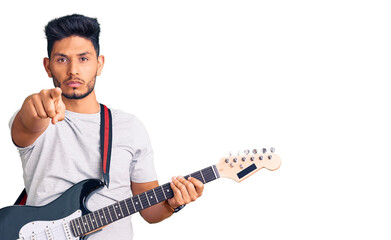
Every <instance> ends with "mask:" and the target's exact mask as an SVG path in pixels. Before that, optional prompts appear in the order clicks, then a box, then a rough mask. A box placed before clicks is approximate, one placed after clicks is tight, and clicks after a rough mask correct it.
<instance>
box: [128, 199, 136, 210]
mask: <svg viewBox="0 0 391 240" xmlns="http://www.w3.org/2000/svg"><path fill="white" fill-rule="evenodd" d="M126 201H130V202H132V205H130V204H126V205H129V206H133V210H134V211H133V212H132V213H135V212H137V210H136V207H135V206H134V203H133V200H132V198H128V199H126Z"/></svg>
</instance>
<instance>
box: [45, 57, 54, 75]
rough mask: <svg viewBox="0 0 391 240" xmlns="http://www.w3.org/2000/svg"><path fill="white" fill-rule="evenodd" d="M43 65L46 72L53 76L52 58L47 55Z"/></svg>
mask: <svg viewBox="0 0 391 240" xmlns="http://www.w3.org/2000/svg"><path fill="white" fill-rule="evenodd" d="M43 66H44V68H45V71H46V73H47V74H48V77H50V78H51V77H53V75H52V71H51V70H50V59H49V58H47V57H45V58H44V59H43Z"/></svg>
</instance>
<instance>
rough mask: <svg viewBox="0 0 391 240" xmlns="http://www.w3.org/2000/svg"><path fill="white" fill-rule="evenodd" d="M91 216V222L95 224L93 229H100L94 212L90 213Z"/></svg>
mask: <svg viewBox="0 0 391 240" xmlns="http://www.w3.org/2000/svg"><path fill="white" fill-rule="evenodd" d="M91 215H92V216H93V217H94V219H92V222H93V223H95V226H96V227H95V228H99V227H100V226H99V222H98V221H97V220H96V218H95V215H94V212H92V213H91Z"/></svg>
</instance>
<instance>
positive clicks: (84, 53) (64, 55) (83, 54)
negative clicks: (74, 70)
mask: <svg viewBox="0 0 391 240" xmlns="http://www.w3.org/2000/svg"><path fill="white" fill-rule="evenodd" d="M88 54H91V53H90V52H83V53H79V54H77V56H85V55H88ZM53 56H60V57H68V56H67V55H66V54H63V53H55V54H53Z"/></svg>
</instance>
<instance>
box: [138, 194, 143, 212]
mask: <svg viewBox="0 0 391 240" xmlns="http://www.w3.org/2000/svg"><path fill="white" fill-rule="evenodd" d="M137 197H138V202H139V203H140V204H141V210H143V209H144V205H143V203H142V202H141V199H140V195H137Z"/></svg>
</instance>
